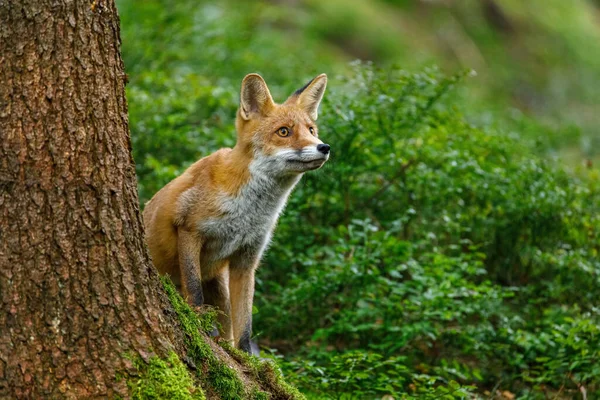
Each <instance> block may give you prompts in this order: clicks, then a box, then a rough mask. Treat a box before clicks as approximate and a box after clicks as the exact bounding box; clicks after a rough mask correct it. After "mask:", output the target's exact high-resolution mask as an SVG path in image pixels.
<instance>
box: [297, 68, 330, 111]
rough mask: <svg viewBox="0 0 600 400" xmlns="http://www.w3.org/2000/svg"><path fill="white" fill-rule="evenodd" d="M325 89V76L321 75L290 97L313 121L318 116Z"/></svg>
mask: <svg viewBox="0 0 600 400" xmlns="http://www.w3.org/2000/svg"><path fill="white" fill-rule="evenodd" d="M326 87H327V75H325V74H321V75H319V76H317V77H316V78H315V79H313V80H312V81H310V82H308V83H307V84H306V85H305V86H304V87H303V88H301V89H298V90H296V92H295V93H294V94H293V95H292V97H296V98H297V100H296V104H298V105H299V106H300V107H302V108H303V109H304V110H305V111H306V112H307V113H308V115H310V117H311V118H312V119H313V120H316V119H317V117H318V116H319V114H318V110H319V104H321V100H322V99H323V95H324V94H325V88H326Z"/></svg>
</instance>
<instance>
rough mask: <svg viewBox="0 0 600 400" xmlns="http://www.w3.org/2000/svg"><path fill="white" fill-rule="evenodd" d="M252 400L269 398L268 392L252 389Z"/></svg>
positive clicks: (267, 399) (266, 399)
mask: <svg viewBox="0 0 600 400" xmlns="http://www.w3.org/2000/svg"><path fill="white" fill-rule="evenodd" d="M252 400H269V394H268V393H267V392H263V391H262V390H259V389H254V392H252Z"/></svg>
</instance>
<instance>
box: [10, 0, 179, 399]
mask: <svg viewBox="0 0 600 400" xmlns="http://www.w3.org/2000/svg"><path fill="white" fill-rule="evenodd" d="M125 79H126V76H125V74H124V72H123V63H122V61H121V56H120V38H119V24H118V16H117V13H116V9H115V5H114V3H113V1H106V0H98V1H87V2H86V1H68V0H64V1H56V0H26V1H13V0H6V1H0V305H1V307H2V310H1V311H0V397H5V396H7V397H24V398H40V397H65V396H66V395H65V394H68V396H66V397H73V398H89V397H94V396H114V395H116V394H121V395H125V394H126V393H127V386H126V381H125V380H121V381H120V382H117V381H116V380H115V374H116V373H117V372H118V371H127V370H128V369H131V368H132V362H131V361H130V360H129V359H128V358H124V355H128V357H129V358H131V357H132V355H133V356H135V355H138V354H140V355H142V356H146V355H148V353H149V352H150V351H155V352H157V354H165V353H166V352H167V351H169V350H174V349H175V346H174V345H173V344H174V343H178V342H180V340H178V337H177V336H178V335H176V333H175V332H174V328H172V327H174V326H175V324H174V322H173V321H169V320H168V318H167V317H166V316H165V314H164V313H163V309H165V308H168V307H169V305H168V304H167V302H168V299H167V298H166V296H165V295H164V293H163V292H162V289H161V287H160V282H159V280H158V279H157V276H156V273H155V272H154V269H153V268H152V267H151V264H150V262H149V257H148V253H147V250H146V247H145V245H144V241H143V234H142V222H141V218H140V213H139V210H138V198H137V189H136V177H135V170H134V165H133V162H132V158H131V151H130V150H131V143H130V139H129V134H128V119H127V104H126V100H125V91H124V85H125Z"/></svg>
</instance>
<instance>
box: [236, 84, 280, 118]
mask: <svg viewBox="0 0 600 400" xmlns="http://www.w3.org/2000/svg"><path fill="white" fill-rule="evenodd" d="M273 105H274V103H273V98H272V97H271V92H269V88H268V87H267V83H266V82H265V80H264V79H263V78H262V77H261V76H260V75H258V74H248V75H246V77H245V78H244V80H243V81H242V90H241V93H240V115H241V116H242V118H243V119H245V120H246V121H247V120H249V119H251V118H252V117H253V116H257V115H266V114H267V113H268V112H269V110H270V109H271V108H272V107H273Z"/></svg>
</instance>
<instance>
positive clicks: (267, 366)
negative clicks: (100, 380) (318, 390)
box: [128, 277, 304, 400]
mask: <svg viewBox="0 0 600 400" xmlns="http://www.w3.org/2000/svg"><path fill="white" fill-rule="evenodd" d="M162 282H163V285H164V288H165V291H166V293H167V295H168V296H169V300H170V301H171V304H172V305H173V309H174V311H175V313H176V314H177V319H178V320H179V323H180V327H181V329H182V331H183V332H184V334H185V347H186V349H187V355H186V358H185V359H184V360H182V359H181V358H180V356H178V355H177V354H175V353H171V354H170V355H168V357H167V358H166V359H161V358H159V357H156V356H155V357H152V358H151V359H150V360H149V361H148V362H145V361H143V360H141V359H139V360H136V361H135V362H134V364H135V366H136V368H137V370H138V372H139V376H138V377H137V378H135V379H131V380H130V381H129V382H128V385H129V387H130V389H131V396H132V397H133V398H134V399H162V398H169V399H182V400H188V399H194V400H199V399H205V398H208V399H213V398H214V399H226V400H229V399H231V400H236V399H282V400H283V399H290V400H296V399H304V396H303V395H302V394H300V392H298V390H297V389H296V388H294V387H292V386H290V385H289V384H287V383H286V382H285V381H284V379H283V377H282V375H281V372H280V371H279V369H278V368H277V366H276V365H273V364H272V363H271V362H269V361H261V360H259V359H258V358H256V357H253V356H250V355H248V354H246V353H243V352H241V351H239V350H237V349H234V348H233V347H232V346H230V345H229V343H227V342H226V341H224V340H220V341H218V342H215V341H213V340H212V339H211V338H210V337H209V336H208V335H207V332H209V331H211V330H212V329H213V326H214V323H215V321H216V312H215V311H213V310H210V309H207V310H203V311H202V312H201V313H200V314H199V313H197V312H195V311H194V310H193V309H192V308H191V307H190V306H189V305H188V304H187V303H186V302H185V301H184V300H183V298H182V297H181V296H180V295H179V293H178V292H177V289H176V288H175V286H174V285H173V283H171V281H170V279H169V278H167V277H164V278H162ZM184 361H185V362H184Z"/></svg>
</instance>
